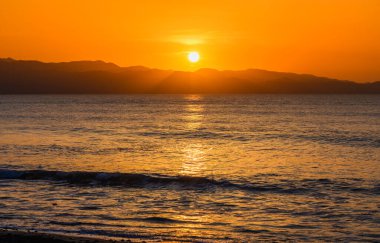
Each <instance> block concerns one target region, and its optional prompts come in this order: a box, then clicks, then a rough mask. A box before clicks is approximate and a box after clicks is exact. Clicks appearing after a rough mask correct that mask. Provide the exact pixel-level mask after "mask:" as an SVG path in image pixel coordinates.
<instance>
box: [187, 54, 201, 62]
mask: <svg viewBox="0 0 380 243" xmlns="http://www.w3.org/2000/svg"><path fill="white" fill-rule="evenodd" d="M199 58H200V56H199V53H198V52H197V51H192V52H189V54H188V55H187V59H189V62H192V63H196V62H198V61H199Z"/></svg>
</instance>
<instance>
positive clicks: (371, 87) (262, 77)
mask: <svg viewBox="0 0 380 243" xmlns="http://www.w3.org/2000/svg"><path fill="white" fill-rule="evenodd" d="M134 93H136V94H138V93H179V94H181V93H215V94H216V93H221V94H222V93H273V94H380V81H378V82H372V83H356V82H353V81H347V80H337V79H331V78H325V77H317V76H313V75H309V74H295V73H284V72H273V71H265V70H259V69H248V70H242V71H228V70H226V71H219V70H215V69H199V70H197V71H194V72H185V71H173V70H160V69H151V68H147V67H142V66H133V67H119V66H117V65H115V64H113V63H106V62H103V61H75V62H61V63H44V62H39V61H24V60H23V61H21V60H14V59H10V58H5V59H0V94H134Z"/></svg>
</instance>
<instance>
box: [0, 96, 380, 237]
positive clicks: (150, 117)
mask: <svg viewBox="0 0 380 243" xmlns="http://www.w3.org/2000/svg"><path fill="white" fill-rule="evenodd" d="M379 208H380V96H376V95H372V96H371V95H368V96H360V95H347V96H345V95H330V96H329V95H305V96H302V95H229V96H216V95H125V96H101V95H99V96H90V95H76V96H70V95H67V96H54V95H52V96H48V95H44V96H38V95H35V96H34V95H25V96H17V95H16V96H0V228H7V229H21V230H38V231H42V232H53V233H60V234H70V235H86V236H92V237H99V238H113V239H123V238H128V239H130V238H132V239H133V238H136V239H143V240H146V241H159V240H162V241H189V242H193V241H199V242H215V241H221V242H228V241H231V242H239V241H255V240H290V241H292V240H294V241H370V242H371V241H372V242H373V241H380V210H379Z"/></svg>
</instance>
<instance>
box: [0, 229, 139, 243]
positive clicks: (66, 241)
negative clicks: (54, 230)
mask: <svg viewBox="0 0 380 243" xmlns="http://www.w3.org/2000/svg"><path fill="white" fill-rule="evenodd" d="M0 242H1V243H50V242H53V243H116V242H143V241H139V240H137V241H135V240H134V241H131V240H104V239H94V238H90V237H79V236H69V235H60V234H50V233H40V232H31V231H29V232H24V231H16V230H0Z"/></svg>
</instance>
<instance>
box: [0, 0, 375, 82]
mask: <svg viewBox="0 0 380 243" xmlns="http://www.w3.org/2000/svg"><path fill="white" fill-rule="evenodd" d="M189 51H199V53H200V55H201V61H200V62H199V63H197V64H190V63H189V62H188V61H187V59H186V55H187V53H188V52H189ZM0 57H12V58H16V59H37V60H42V61H70V60H105V61H109V62H114V63H116V64H118V65H121V66H130V65H144V66H148V67H156V68H165V69H178V70H194V69H197V68H202V67H208V68H217V69H246V68H260V69H267V70H274V71H289V72H297V73H312V74H316V75H321V76H329V77H334V78H340V79H350V80H356V81H374V80H380V0H231V1H230V0H228V1H227V0H192V1H178V0H150V1H148V0H138V1H130V0H82V1H80V0H1V6H0Z"/></svg>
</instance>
